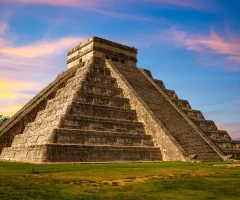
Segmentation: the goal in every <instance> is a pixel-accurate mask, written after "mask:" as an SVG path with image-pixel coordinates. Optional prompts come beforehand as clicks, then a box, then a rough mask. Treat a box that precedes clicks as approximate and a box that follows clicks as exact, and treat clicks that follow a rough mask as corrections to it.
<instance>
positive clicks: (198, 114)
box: [182, 108, 205, 119]
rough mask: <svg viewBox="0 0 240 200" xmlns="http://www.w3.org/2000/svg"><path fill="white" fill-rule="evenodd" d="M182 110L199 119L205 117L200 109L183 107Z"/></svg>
mask: <svg viewBox="0 0 240 200" xmlns="http://www.w3.org/2000/svg"><path fill="white" fill-rule="evenodd" d="M182 111H183V112H184V113H185V114H186V115H188V116H189V117H194V118H197V119H205V118H204V116H203V114H202V112H201V111H199V110H193V109H189V108H182Z"/></svg>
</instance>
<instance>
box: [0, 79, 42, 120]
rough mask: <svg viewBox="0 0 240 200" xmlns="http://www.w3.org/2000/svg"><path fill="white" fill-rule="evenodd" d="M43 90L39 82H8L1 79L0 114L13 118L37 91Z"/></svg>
mask: <svg viewBox="0 0 240 200" xmlns="http://www.w3.org/2000/svg"><path fill="white" fill-rule="evenodd" d="M40 88H43V85H42V84H40V83H38V82H28V81H16V80H6V79H3V78H0V112H1V114H2V115H7V116H11V115H13V114H14V113H15V112H17V111H18V110H19V109H20V108H21V107H22V106H23V105H24V104H25V102H26V101H28V100H30V99H31V98H32V97H33V96H34V93H35V92H36V91H39V90H40Z"/></svg>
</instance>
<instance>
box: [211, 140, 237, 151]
mask: <svg viewBox="0 0 240 200" xmlns="http://www.w3.org/2000/svg"><path fill="white" fill-rule="evenodd" d="M213 140H214V139H213ZM215 143H216V144H217V145H218V146H219V147H220V148H221V149H223V150H224V149H225V150H230V149H233V150H240V141H235V140H215Z"/></svg>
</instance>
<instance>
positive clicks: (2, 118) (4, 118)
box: [0, 115, 9, 126]
mask: <svg viewBox="0 0 240 200" xmlns="http://www.w3.org/2000/svg"><path fill="white" fill-rule="evenodd" d="M8 119H9V117H8V116H3V115H0V126H1V125H2V124H3V123H4V122H5V121H7V120H8Z"/></svg>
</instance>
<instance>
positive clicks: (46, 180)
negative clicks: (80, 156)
mask: <svg viewBox="0 0 240 200" xmlns="http://www.w3.org/2000/svg"><path fill="white" fill-rule="evenodd" d="M0 199H1V200H5V199H11V200H13V199H21V200H25V199H34V200H35V199H114V200H117V199H124V200H125V199H127V200H128V199H134V200H138V199H144V200H152V199H153V200H154V199H157V200H160V199H184V200H185V199H186V200H187V199H194V200H198V199H227V200H229V199H238V200H239V199H240V163H183V162H162V163H121V164H44V165H36V164H35V165H34V171H33V169H32V165H31V164H25V163H7V162H0Z"/></svg>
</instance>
